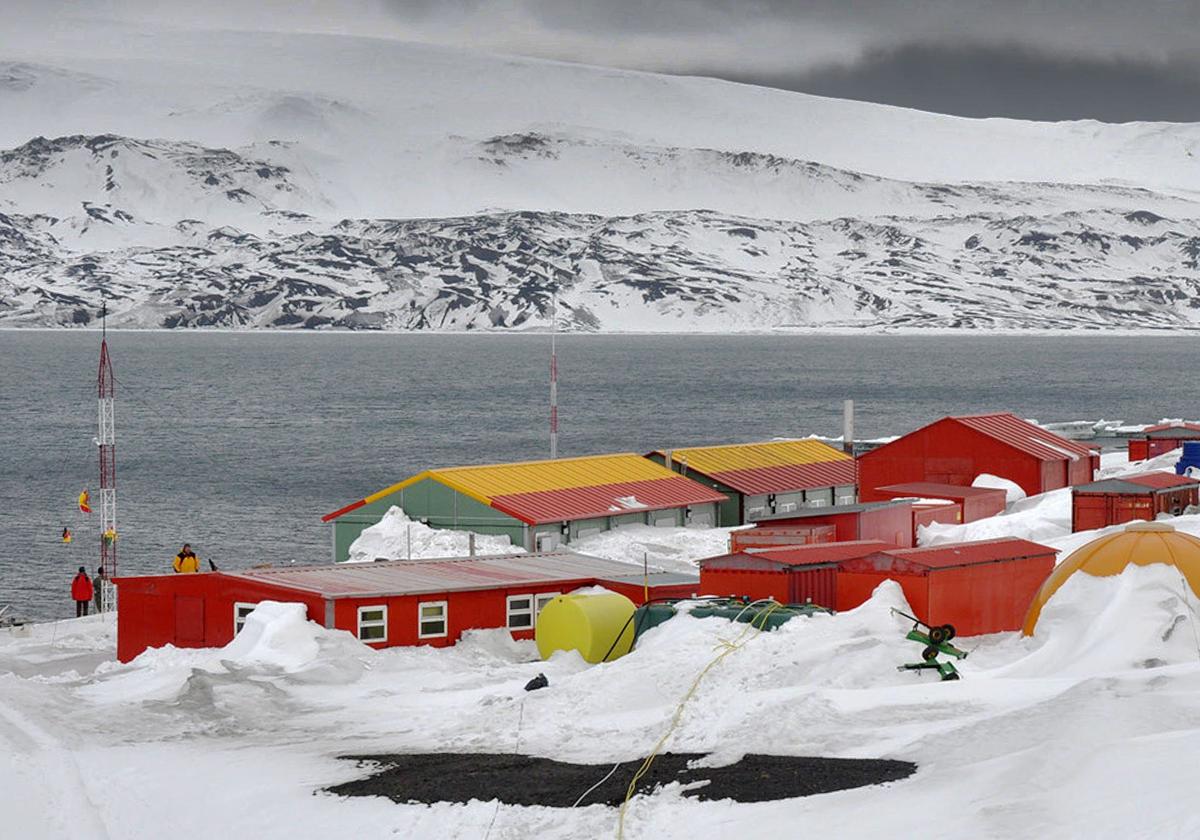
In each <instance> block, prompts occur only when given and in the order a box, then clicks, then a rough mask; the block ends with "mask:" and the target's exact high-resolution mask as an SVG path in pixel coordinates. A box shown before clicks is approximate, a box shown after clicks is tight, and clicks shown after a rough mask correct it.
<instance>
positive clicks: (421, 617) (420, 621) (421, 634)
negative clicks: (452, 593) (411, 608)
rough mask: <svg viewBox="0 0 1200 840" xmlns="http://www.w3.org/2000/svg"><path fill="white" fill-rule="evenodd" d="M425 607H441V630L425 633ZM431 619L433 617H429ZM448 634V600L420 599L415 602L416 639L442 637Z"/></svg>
mask: <svg viewBox="0 0 1200 840" xmlns="http://www.w3.org/2000/svg"><path fill="white" fill-rule="evenodd" d="M426 607H441V608H442V632H440V633H426V632H425V622H426V619H425V608H426ZM429 620H430V621H433V619H429ZM449 635H450V602H449V601H421V602H419V603H418V604H417V638H418V639H444V638H446V637H447V636H449Z"/></svg>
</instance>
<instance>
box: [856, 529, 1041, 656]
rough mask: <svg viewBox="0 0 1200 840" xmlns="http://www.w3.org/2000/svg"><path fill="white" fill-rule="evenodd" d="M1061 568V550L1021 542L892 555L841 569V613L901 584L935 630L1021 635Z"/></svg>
mask: <svg viewBox="0 0 1200 840" xmlns="http://www.w3.org/2000/svg"><path fill="white" fill-rule="evenodd" d="M1054 562H1055V549H1053V548H1051V547H1050V546H1045V545H1039V544H1037V543H1032V542H1029V541H1027V540H1019V539H999V540H985V541H982V542H970V543H956V544H951V545H945V546H931V547H926V548H911V549H903V550H892V549H889V550H885V551H880V552H876V553H874V554H871V555H868V556H866V557H862V558H856V559H851V560H846V561H843V562H842V563H841V564H840V565H839V569H838V579H837V609H839V610H848V609H853V608H855V607H857V606H860V605H861V604H863V603H864V602H865V601H866V600H867V599H868V598H870V597H871V594H872V593H873V592H874V591H875V589H876V587H878V586H879V585H880V584H881V583H883V582H884V581H886V580H894V581H896V582H897V583H899V584H900V587H901V589H903V591H904V596H905V598H906V599H907V600H908V603H909V606H910V607H911V608H912V611H913V615H914V616H916V617H917V618H919V619H920V620H921V621H924V622H926V623H928V624H932V625H941V624H952V625H954V628H955V630H956V632H957V633H958V635H960V636H976V635H980V634H983V633H998V632H1001V631H1005V630H1019V629H1020V628H1021V625H1022V622H1023V621H1024V619H1025V613H1026V611H1027V610H1028V609H1029V605H1030V603H1031V602H1032V600H1033V597H1034V595H1035V594H1036V593H1037V591H1038V589H1039V588H1040V587H1041V585H1042V582H1043V581H1045V579H1046V578H1047V577H1049V575H1050V572H1051V571H1052V570H1053V569H1054Z"/></svg>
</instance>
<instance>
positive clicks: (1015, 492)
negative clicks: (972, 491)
mask: <svg viewBox="0 0 1200 840" xmlns="http://www.w3.org/2000/svg"><path fill="white" fill-rule="evenodd" d="M971 486H972V487H987V488H989V489H992V490H1003V491H1004V493H1005V501H1007V502H1008V503H1009V504H1010V505H1011V504H1012V503H1013V502H1019V501H1021V500H1022V499H1024V498H1025V495H1026V494H1025V491H1024V490H1023V489H1021V485H1020V484H1017V483H1016V482H1015V481H1010V480H1009V479H1007V478H1001V477H1000V476H998V475H991V474H990V473H980V474H979V475H978V476H976V477H975V480H974V481H972V482H971Z"/></svg>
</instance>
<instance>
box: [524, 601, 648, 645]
mask: <svg viewBox="0 0 1200 840" xmlns="http://www.w3.org/2000/svg"><path fill="white" fill-rule="evenodd" d="M636 610H637V607H636V606H634V603H633V601H630V600H629V599H628V598H626V597H625V596H624V595H618V594H617V593H615V592H606V593H597V594H594V595H559V596H558V597H557V598H555V599H554V600H553V601H551V602H550V603H549V604H547V605H546V606H545V607H543V608H542V611H541V612H540V613H539V614H538V618H537V627H536V628H535V630H534V634H533V635H534V640H535V641H536V642H537V648H538V653H539V654H540V655H541V657H542V659H549V658H550V655H551V654H552V653H554V652H555V651H556V650H577V651H579V654H580V656H582V657H583V658H584V659H585V660H587V661H588V662H591V663H596V662H599V661H600V660H601V659H603V658H604V655H605V654H606V653H608V651H609V648H612V653H611V654H609V656H608V660H607V661H609V662H611V661H612V660H614V659H616V658H618V657H621V656H624V655H625V654H627V653H629V650H630V648H632V647H633V622H632V621H630V620H629V619H630V617H631V616H632V615H633V614H634V612H635V611H636ZM621 628H624V630H622V629H621ZM618 633H620V635H621V638H620V640H618V641H617V643H616V646H615V647H614V646H613V641H614V640H615V639H617V634H618Z"/></svg>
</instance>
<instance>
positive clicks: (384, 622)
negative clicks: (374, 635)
mask: <svg viewBox="0 0 1200 840" xmlns="http://www.w3.org/2000/svg"><path fill="white" fill-rule="evenodd" d="M365 612H381V613H383V615H382V616H381V617H380V618H379V619H377V620H375V619H373V620H371V621H367V622H364V621H363V613H365ZM356 627H357V630H356V632H355V635H356V636H357V637H358V640H359V641H360V642H365V643H367V644H380V643H382V642H386V641H387V639H388V608H387V604H371V605H369V606H365V607H359V608H358V623H357V625H356ZM373 627H382V628H383V635H382V636H381V637H380V638H378V639H364V638H363V629H364V628H373Z"/></svg>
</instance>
